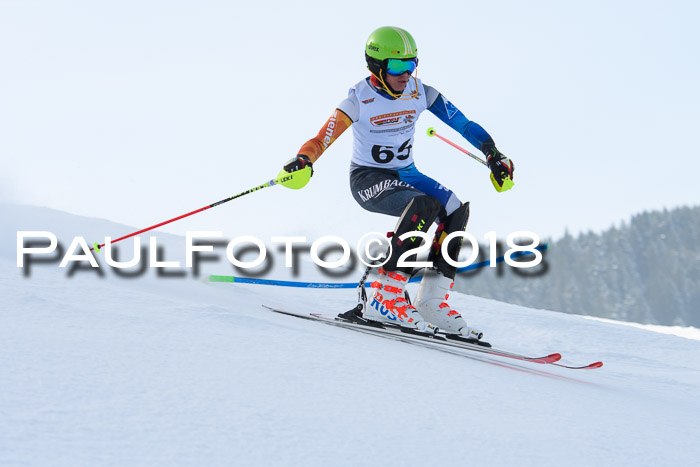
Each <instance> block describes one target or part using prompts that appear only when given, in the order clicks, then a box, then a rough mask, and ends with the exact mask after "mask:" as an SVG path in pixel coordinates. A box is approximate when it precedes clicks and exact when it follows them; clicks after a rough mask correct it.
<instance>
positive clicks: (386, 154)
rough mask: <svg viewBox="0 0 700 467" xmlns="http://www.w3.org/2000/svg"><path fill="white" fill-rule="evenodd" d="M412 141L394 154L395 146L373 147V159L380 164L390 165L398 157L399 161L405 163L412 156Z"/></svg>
mask: <svg viewBox="0 0 700 467" xmlns="http://www.w3.org/2000/svg"><path fill="white" fill-rule="evenodd" d="M410 143H411V140H410V139H409V140H406V141H404V143H403V144H402V145H401V146H399V149H398V150H397V151H396V154H394V146H380V145H379V144H375V145H374V146H372V159H374V160H375V161H376V162H378V163H379V164H388V163H389V162H391V161H392V159H394V157H396V158H397V159H398V160H400V161H403V160H406V159H408V158H409V157H410V156H411V148H412V147H413V145H412V144H410Z"/></svg>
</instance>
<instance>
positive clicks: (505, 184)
mask: <svg viewBox="0 0 700 467" xmlns="http://www.w3.org/2000/svg"><path fill="white" fill-rule="evenodd" d="M428 136H437V138H438V139H441V140H442V141H444V142H446V143H447V144H449V145H450V146H452V147H453V148H455V149H459V150H460V151H462V152H463V153H464V154H466V155H467V156H469V157H471V158H472V159H474V160H476V161H479V162H481V163H482V164H484V165H485V166H486V167H488V166H489V165H488V163H487V162H486V161H485V160H483V159H482V158H481V157H479V156H477V155H476V154H472V153H471V152H469V151H467V150H466V149H464V148H463V147H460V146H458V145H456V144H455V143H453V142H452V141H450V140H449V139H447V138H445V137H443V136H440V135H438V134H437V132H436V131H435V128H433V127H430V128H428ZM491 182H492V183H493V187H494V188H495V189H496V191H498V192H499V193H500V192H503V191H508V190H510V189H511V188H513V185H514V183H513V180H511V179H510V177H506V178H505V179H504V180H503V185H499V184H498V182H496V179H495V178H494V177H493V173H492V174H491Z"/></svg>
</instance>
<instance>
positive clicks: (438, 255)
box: [428, 202, 469, 279]
mask: <svg viewBox="0 0 700 467" xmlns="http://www.w3.org/2000/svg"><path fill="white" fill-rule="evenodd" d="M467 221H469V202H466V203H464V204H462V206H460V207H459V208H457V210H456V211H454V212H453V213H452V214H450V215H449V216H447V218H446V219H445V220H444V222H440V224H439V225H438V228H437V231H436V232H435V237H434V238H433V247H432V248H431V249H430V255H429V256H428V261H432V262H433V267H434V268H435V269H437V270H438V271H439V272H440V273H441V274H442V275H444V276H445V277H449V278H450V279H454V278H455V274H456V273H457V268H456V267H455V266H451V265H449V264H448V263H447V261H445V258H444V257H443V256H442V251H441V249H442V243H443V241H444V240H445V238H446V237H447V236H448V235H450V234H451V233H453V232H459V231H462V232H463V231H464V230H466V228H467ZM462 240H463V238H462V237H459V238H453V239H452V240H451V241H450V243H449V244H448V245H447V254H448V255H449V257H450V258H451V259H452V260H453V261H457V257H458V256H459V250H460V249H461V248H462Z"/></svg>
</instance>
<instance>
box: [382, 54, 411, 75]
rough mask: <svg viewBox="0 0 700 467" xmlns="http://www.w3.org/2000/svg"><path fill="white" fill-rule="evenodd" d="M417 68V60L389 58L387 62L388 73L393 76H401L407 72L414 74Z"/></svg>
mask: <svg viewBox="0 0 700 467" xmlns="http://www.w3.org/2000/svg"><path fill="white" fill-rule="evenodd" d="M417 66H418V59H417V58H404V59H398V58H388V59H387V60H386V72H387V73H389V74H390V75H392V76H400V75H403V74H404V73H406V72H408V73H409V74H413V72H414V71H415V70H416V67H417Z"/></svg>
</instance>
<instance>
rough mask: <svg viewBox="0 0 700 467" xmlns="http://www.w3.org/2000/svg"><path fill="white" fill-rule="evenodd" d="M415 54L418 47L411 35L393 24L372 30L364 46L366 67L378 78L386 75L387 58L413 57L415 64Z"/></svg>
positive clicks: (403, 58)
mask: <svg viewBox="0 0 700 467" xmlns="http://www.w3.org/2000/svg"><path fill="white" fill-rule="evenodd" d="M417 54H418V49H417V48H416V41H415V40H414V39H413V36H412V35H411V34H410V33H409V32H408V31H406V30H405V29H401V28H396V27H393V26H384V27H381V28H379V29H375V30H374V31H372V34H370V35H369V38H368V39H367V45H366V46H365V59H366V60H367V67H368V68H369V71H371V72H372V74H374V75H376V76H377V77H380V78H382V77H386V74H387V63H388V60H389V59H392V58H393V59H398V60H406V59H415V63H416V64H417V63H418V55H417ZM413 68H414V69H415V67H413ZM406 71H409V70H406ZM410 71H412V70H410Z"/></svg>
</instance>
